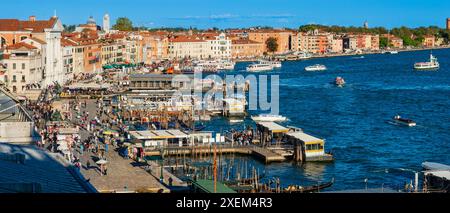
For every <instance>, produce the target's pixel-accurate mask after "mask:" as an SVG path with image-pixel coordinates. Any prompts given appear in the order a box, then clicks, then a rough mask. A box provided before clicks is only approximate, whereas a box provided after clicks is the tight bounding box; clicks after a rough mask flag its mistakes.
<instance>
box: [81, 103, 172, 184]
mask: <svg viewBox="0 0 450 213" xmlns="http://www.w3.org/2000/svg"><path fill="white" fill-rule="evenodd" d="M82 102H84V100H82ZM83 110H85V109H84V108H82V111H83ZM96 110H97V105H96V103H95V100H87V111H88V112H89V120H90V119H93V118H94V117H95V114H96ZM74 115H75V112H74ZM74 117H75V116H74ZM91 134H92V133H91V132H88V131H86V130H84V129H81V130H80V137H81V141H84V140H85V139H86V138H88V137H89V135H91ZM77 154H79V151H78V153H77ZM97 160H98V158H97V156H96V155H95V154H93V153H90V152H86V151H85V152H84V154H83V155H82V156H81V164H82V168H81V173H82V174H83V175H84V177H85V178H86V179H88V180H89V181H90V183H91V184H92V185H93V186H94V187H95V188H96V189H97V190H98V191H99V192H113V191H117V192H123V191H128V192H134V191H138V192H158V191H159V190H162V191H163V192H169V191H170V190H169V189H168V188H167V187H165V186H164V185H163V184H161V183H160V182H159V180H158V179H157V178H155V177H154V176H152V175H151V174H149V173H148V172H147V171H145V170H144V169H143V167H142V165H138V163H136V162H135V161H133V160H130V159H124V158H122V157H121V156H120V155H119V154H118V153H117V152H116V151H114V149H113V146H112V145H110V148H109V150H108V152H107V153H106V160H107V161H108V163H107V164H106V166H107V175H103V176H101V174H100V168H99V166H98V165H96V164H95V162H96V161H97ZM88 161H89V162H90V168H87V162H88Z"/></svg>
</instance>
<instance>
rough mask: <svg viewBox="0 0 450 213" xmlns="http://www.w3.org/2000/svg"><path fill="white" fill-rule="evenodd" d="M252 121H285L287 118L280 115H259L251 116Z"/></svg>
mask: <svg viewBox="0 0 450 213" xmlns="http://www.w3.org/2000/svg"><path fill="white" fill-rule="evenodd" d="M251 117H252V119H253V120H254V121H257V122H258V121H272V122H275V121H286V120H287V118H286V117H284V116H281V115H272V114H261V115H258V116H251Z"/></svg>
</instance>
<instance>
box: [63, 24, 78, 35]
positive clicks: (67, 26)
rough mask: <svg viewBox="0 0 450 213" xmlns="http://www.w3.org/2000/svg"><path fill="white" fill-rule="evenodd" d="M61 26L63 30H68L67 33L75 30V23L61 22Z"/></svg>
mask: <svg viewBox="0 0 450 213" xmlns="http://www.w3.org/2000/svg"><path fill="white" fill-rule="evenodd" d="M63 27H64V32H68V33H71V32H73V31H75V28H76V26H75V25H65V24H63Z"/></svg>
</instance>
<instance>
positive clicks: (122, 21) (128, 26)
mask: <svg viewBox="0 0 450 213" xmlns="http://www.w3.org/2000/svg"><path fill="white" fill-rule="evenodd" d="M113 29H115V30H120V31H131V30H133V22H131V20H130V19H128V18H126V17H120V18H118V19H117V21H116V24H115V25H114V26H113Z"/></svg>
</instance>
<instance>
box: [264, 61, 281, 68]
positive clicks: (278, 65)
mask: <svg viewBox="0 0 450 213" xmlns="http://www.w3.org/2000/svg"><path fill="white" fill-rule="evenodd" d="M259 63H260V64H268V65H271V66H272V67H273V68H281V62H280V61H259Z"/></svg>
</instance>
